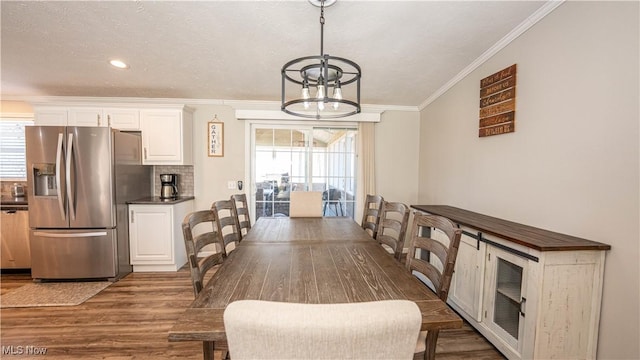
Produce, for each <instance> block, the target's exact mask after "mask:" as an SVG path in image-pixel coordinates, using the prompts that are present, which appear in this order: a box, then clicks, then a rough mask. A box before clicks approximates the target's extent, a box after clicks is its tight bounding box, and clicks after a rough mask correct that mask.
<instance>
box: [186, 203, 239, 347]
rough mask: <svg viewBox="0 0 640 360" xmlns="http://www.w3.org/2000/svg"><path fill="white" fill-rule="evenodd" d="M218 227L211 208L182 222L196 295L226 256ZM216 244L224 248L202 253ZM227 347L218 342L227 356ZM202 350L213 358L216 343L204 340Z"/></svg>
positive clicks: (192, 214)
mask: <svg viewBox="0 0 640 360" xmlns="http://www.w3.org/2000/svg"><path fill="white" fill-rule="evenodd" d="M200 225H202V226H200ZM196 227H198V230H197V231H194V229H195V228H196ZM205 227H206V228H205ZM216 229H217V225H216V224H215V214H214V213H213V211H211V210H201V211H194V212H192V213H190V214H187V216H186V217H185V218H184V221H183V222H182V234H183V236H184V245H185V249H186V251H187V261H188V262H189V269H190V271H191V283H192V284H193V293H194V295H195V297H197V296H198V294H199V293H200V292H201V291H202V289H203V287H204V281H205V277H207V274H208V273H209V271H210V270H211V269H213V268H214V267H215V266H216V265H218V264H221V263H222V262H223V261H224V258H225V257H226V253H225V252H224V246H223V245H222V242H221V237H220V236H218V235H219V234H218V232H217V230H216ZM207 230H208V231H207ZM215 244H218V245H219V246H220V248H221V249H222V251H221V252H208V255H204V254H203V253H202V254H201V252H202V250H203V248H204V247H206V246H210V245H215ZM199 255H201V256H199ZM227 348H228V347H227V343H226V342H225V341H221V342H216V349H217V350H221V351H222V352H223V357H226V356H225V355H224V353H225V352H226V351H227ZM202 351H203V353H204V356H205V358H207V356H209V358H213V351H214V343H213V342H207V341H205V342H203V346H202Z"/></svg>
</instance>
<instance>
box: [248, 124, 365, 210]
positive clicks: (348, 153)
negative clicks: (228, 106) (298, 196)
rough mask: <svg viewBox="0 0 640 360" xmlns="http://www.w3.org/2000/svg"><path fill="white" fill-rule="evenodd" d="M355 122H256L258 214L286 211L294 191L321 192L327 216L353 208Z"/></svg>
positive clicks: (254, 169) (254, 170)
mask: <svg viewBox="0 0 640 360" xmlns="http://www.w3.org/2000/svg"><path fill="white" fill-rule="evenodd" d="M356 135H357V130H356V129H354V128H352V127H348V126H347V127H341V126H332V127H318V126H309V125H306V126H305V125H292V126H290V127H289V126H284V125H268V124H264V125H261V124H253V125H252V141H251V142H252V154H253V158H252V163H253V166H252V183H254V184H255V186H256V188H255V190H256V192H255V193H254V205H255V208H254V209H255V212H254V214H255V218H256V220H257V219H258V218H260V217H261V216H288V215H289V192H290V191H322V192H323V200H324V202H323V214H324V215H325V216H348V217H351V218H353V216H354V213H355V203H356V199H355V187H356V178H355V175H356V154H355V152H356V146H355V141H356Z"/></svg>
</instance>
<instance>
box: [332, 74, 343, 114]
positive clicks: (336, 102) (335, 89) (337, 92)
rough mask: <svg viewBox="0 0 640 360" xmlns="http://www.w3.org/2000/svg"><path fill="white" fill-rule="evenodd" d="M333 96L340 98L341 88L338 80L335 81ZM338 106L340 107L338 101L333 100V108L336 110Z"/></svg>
mask: <svg viewBox="0 0 640 360" xmlns="http://www.w3.org/2000/svg"><path fill="white" fill-rule="evenodd" d="M333 98H334V99H335V100H342V88H341V87H340V81H337V82H336V86H335V87H334V88H333ZM339 107H340V102H339V101H334V102H333V109H334V110H338V108H339Z"/></svg>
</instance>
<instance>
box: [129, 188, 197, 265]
mask: <svg viewBox="0 0 640 360" xmlns="http://www.w3.org/2000/svg"><path fill="white" fill-rule="evenodd" d="M192 211H193V200H192V198H191V199H189V200H179V201H170V202H166V204H165V202H162V201H161V200H157V198H150V199H146V200H145V199H143V200H141V201H136V202H135V203H134V204H129V250H130V260H131V265H133V271H134V272H150V271H177V270H178V269H180V268H181V267H182V266H183V265H184V264H186V263H187V253H186V251H185V247H184V239H183V236H182V220H184V218H185V216H186V215H187V214H188V213H190V212H192Z"/></svg>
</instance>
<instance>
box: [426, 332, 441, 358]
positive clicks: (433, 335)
mask: <svg viewBox="0 0 640 360" xmlns="http://www.w3.org/2000/svg"><path fill="white" fill-rule="evenodd" d="M439 332H440V330H430V331H429V332H427V341H426V342H427V343H426V348H425V350H424V359H425V360H434V359H435V358H436V342H437V341H438V333H439Z"/></svg>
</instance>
